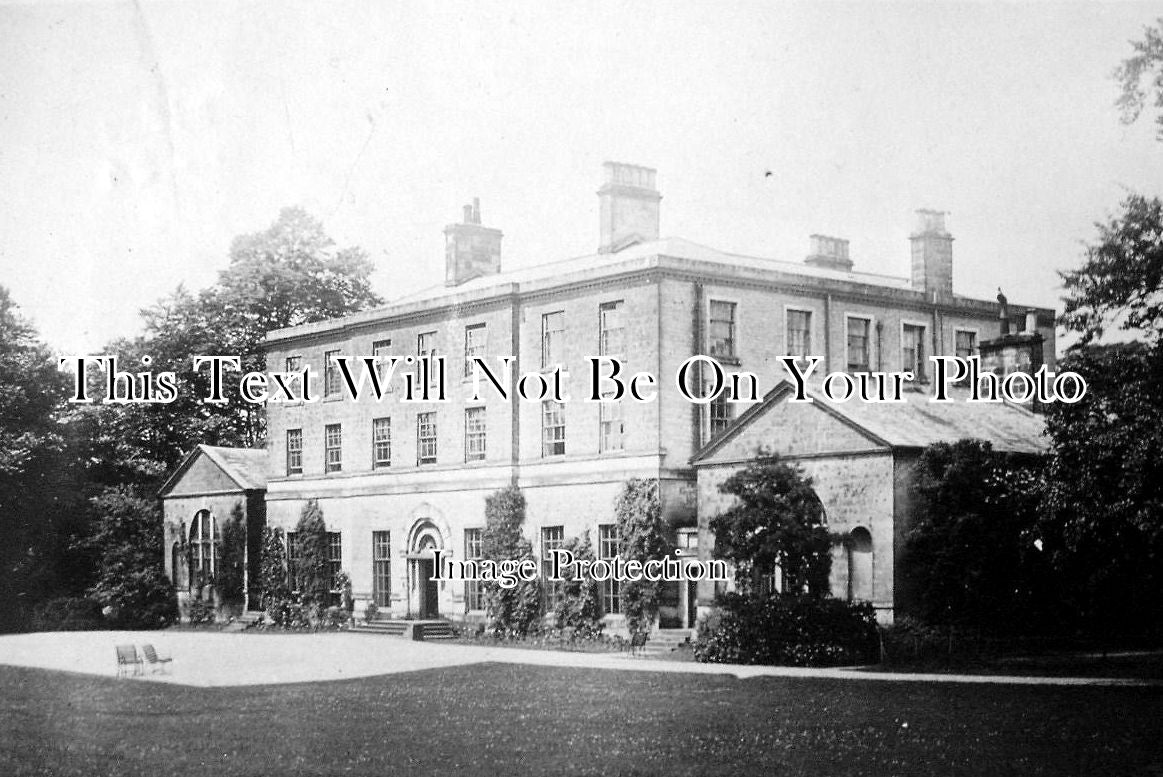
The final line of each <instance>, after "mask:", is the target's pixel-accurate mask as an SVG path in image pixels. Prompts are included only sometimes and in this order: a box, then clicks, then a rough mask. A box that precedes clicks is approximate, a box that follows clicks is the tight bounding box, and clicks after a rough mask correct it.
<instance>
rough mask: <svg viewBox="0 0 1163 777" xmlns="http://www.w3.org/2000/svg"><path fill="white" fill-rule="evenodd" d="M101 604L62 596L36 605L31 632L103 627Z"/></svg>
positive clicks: (76, 597)
mask: <svg viewBox="0 0 1163 777" xmlns="http://www.w3.org/2000/svg"><path fill="white" fill-rule="evenodd" d="M103 625H104V624H103V623H102V618H101V603H100V602H98V601H96V600H95V599H87V598H84V597H80V596H62V597H59V598H56V599H49V600H48V601H46V602H42V603H41V604H39V605H37V607H36V609H35V610H33V613H32V630H33V631H92V630H94V629H100V628H102V627H103Z"/></svg>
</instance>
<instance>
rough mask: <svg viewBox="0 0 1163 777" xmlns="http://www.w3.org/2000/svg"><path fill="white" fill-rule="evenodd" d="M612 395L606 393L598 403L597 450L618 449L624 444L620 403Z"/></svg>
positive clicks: (623, 425)
mask: <svg viewBox="0 0 1163 777" xmlns="http://www.w3.org/2000/svg"><path fill="white" fill-rule="evenodd" d="M612 397H613V395H612V394H611V395H608V396H606V397H604V398H603V399H604V400H605V401H603V402H601V403H600V404H599V405H598V419H599V426H600V428H599V430H598V431H599V439H598V450H599V451H601V452H603V453H604V452H606V451H620V450H622V448H623V446H624V445H625V442H624V434H625V430H626V428H625V424H624V423H623V421H622V403H621V402H619V401H614V400H613V399H612Z"/></svg>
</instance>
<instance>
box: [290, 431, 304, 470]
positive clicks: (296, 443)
mask: <svg viewBox="0 0 1163 777" xmlns="http://www.w3.org/2000/svg"><path fill="white" fill-rule="evenodd" d="M287 474H288V475H301V474H303V430H302V429H288V430H287Z"/></svg>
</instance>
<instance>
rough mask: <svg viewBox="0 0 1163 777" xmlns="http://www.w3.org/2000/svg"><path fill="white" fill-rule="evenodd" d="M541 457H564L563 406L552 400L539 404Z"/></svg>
mask: <svg viewBox="0 0 1163 777" xmlns="http://www.w3.org/2000/svg"><path fill="white" fill-rule="evenodd" d="M541 455H542V456H563V455H565V404H564V403H562V402H555V401H553V400H552V399H550V400H546V401H545V402H542V403H541Z"/></svg>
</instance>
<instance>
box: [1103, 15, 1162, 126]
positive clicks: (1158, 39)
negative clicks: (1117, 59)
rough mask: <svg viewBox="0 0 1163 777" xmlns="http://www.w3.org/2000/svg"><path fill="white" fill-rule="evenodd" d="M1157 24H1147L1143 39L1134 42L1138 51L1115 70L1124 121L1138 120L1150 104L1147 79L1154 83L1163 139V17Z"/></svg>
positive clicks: (1152, 91) (1153, 87) (1153, 93)
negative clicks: (1144, 83) (1145, 84)
mask: <svg viewBox="0 0 1163 777" xmlns="http://www.w3.org/2000/svg"><path fill="white" fill-rule="evenodd" d="M1155 24H1156V26H1154V27H1144V28H1143V37H1142V39H1141V40H1135V41H1131V46H1132V47H1133V48H1134V51H1135V53H1134V54H1132V55H1131V56H1130V57H1128V58H1126V59H1124V60H1123V61H1122V63H1121V64H1120V65H1119V66H1118V68H1117V69H1116V70H1115V72H1114V77H1115V79H1116V80H1117V81H1118V82H1119V87H1120V88H1121V90H1122V94H1121V95H1119V99H1118V100H1117V102H1116V105H1118V107H1119V109H1120V111H1121V112H1122V120H1123V123H1124V124H1131V123H1133V122H1134V121H1136V120H1137V119H1138V118H1139V116H1140V115H1142V113H1143V109H1144V108H1146V106H1147V98H1148V93H1147V89H1145V88H1144V87H1143V80H1144V79H1147V80H1148V81H1149V83H1150V89H1151V95H1150V96H1151V97H1152V98H1153V100H1152V102H1153V105H1154V107H1155V108H1157V109H1159V114H1158V115H1157V116H1156V117H1155V123H1156V124H1157V125H1158V138H1159V139H1160V140H1163V18H1161V19H1158V20H1157V21H1156V22H1155Z"/></svg>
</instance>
